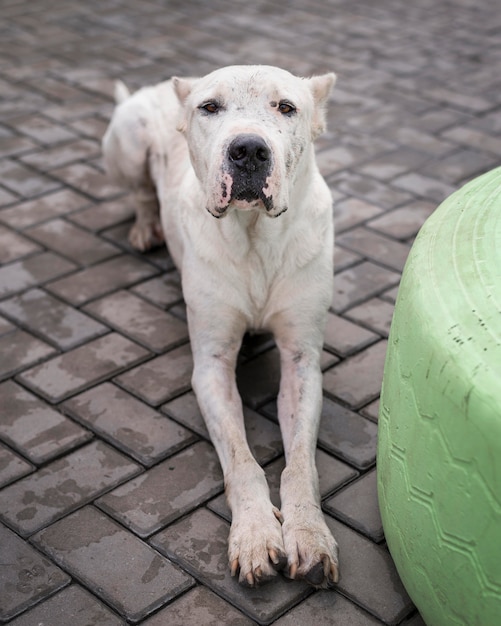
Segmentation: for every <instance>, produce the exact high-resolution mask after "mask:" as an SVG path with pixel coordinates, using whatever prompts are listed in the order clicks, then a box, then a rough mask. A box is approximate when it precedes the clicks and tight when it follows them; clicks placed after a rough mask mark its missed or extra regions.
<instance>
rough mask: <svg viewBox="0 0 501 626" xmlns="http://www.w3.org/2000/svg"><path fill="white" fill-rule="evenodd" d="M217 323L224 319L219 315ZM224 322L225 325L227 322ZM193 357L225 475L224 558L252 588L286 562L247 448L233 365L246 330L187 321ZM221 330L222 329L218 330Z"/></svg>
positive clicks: (274, 512) (273, 511)
mask: <svg viewBox="0 0 501 626" xmlns="http://www.w3.org/2000/svg"><path fill="white" fill-rule="evenodd" d="M217 317H218V319H219V320H221V319H224V318H225V316H224V315H222V313H221V310H219V311H218V316H217ZM227 321H228V319H227ZM189 323H190V336H191V342H192V350H193V357H194V372H193V388H194V390H195V393H196V396H197V400H198V403H199V406H200V410H201V411H202V414H203V416H204V419H205V422H206V424H207V428H208V430H209V433H210V436H211V439H212V442H213V444H214V447H215V448H216V451H217V454H218V456H219V460H220V463H221V466H222V469H223V474H224V482H225V490H226V497H227V500H228V504H229V506H230V509H231V513H232V524H231V530H230V536H229V546H228V556H229V562H230V567H231V572H232V575H235V574H236V573H237V571H238V570H239V571H240V574H239V580H240V582H241V583H244V584H247V585H250V586H254V585H256V584H257V583H259V582H260V581H264V580H266V579H267V578H270V577H271V576H274V575H275V574H276V570H277V569H280V568H281V567H283V566H285V563H286V558H285V551H284V546H283V540H282V529H281V525H280V520H281V516H280V512H279V511H278V509H277V508H276V507H274V506H273V504H272V503H271V501H270V494H269V488H268V483H267V481H266V478H265V475H264V471H263V469H262V468H261V467H260V466H259V465H258V463H257V462H256V460H255V459H254V457H253V456H252V453H251V451H250V449H249V446H248V444H247V440H246V435H245V427H244V417H243V412H242V402H241V399H240V396H239V394H238V390H237V386H236V382H235V365H236V359H237V355H238V351H239V348H240V343H241V338H242V336H243V332H244V328H243V325H242V327H241V328H238V327H236V326H237V325H235V327H234V328H233V332H232V328H231V323H230V322H228V323H225V324H218V326H219V328H214V327H213V325H214V322H212V323H211V321H210V320H208V319H207V318H205V319H200V318H199V317H194V316H193V315H189ZM221 327H224V328H221Z"/></svg>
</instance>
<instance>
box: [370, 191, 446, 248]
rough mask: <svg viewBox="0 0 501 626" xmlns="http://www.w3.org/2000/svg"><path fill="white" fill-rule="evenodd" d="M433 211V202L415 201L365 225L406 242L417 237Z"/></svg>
mask: <svg viewBox="0 0 501 626" xmlns="http://www.w3.org/2000/svg"><path fill="white" fill-rule="evenodd" d="M435 209H436V204H435V203H434V202H426V201H424V200H416V201H415V202H410V203H409V204H406V205H405V206H404V207H400V208H399V209H394V210H393V211H388V212H386V213H384V214H383V215H381V216H379V217H376V218H375V219H372V220H369V222H368V223H367V225H368V226H369V227H370V228H373V229H375V230H378V231H380V232H383V233H385V234H387V235H390V236H392V237H395V238H396V239H401V240H406V239H409V238H410V237H414V236H415V235H417V233H418V231H419V229H420V228H421V226H422V225H423V224H424V223H425V221H426V220H427V218H428V217H429V216H430V215H431V214H432V213H433V211H434V210H435Z"/></svg>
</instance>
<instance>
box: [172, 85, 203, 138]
mask: <svg viewBox="0 0 501 626" xmlns="http://www.w3.org/2000/svg"><path fill="white" fill-rule="evenodd" d="M196 80H197V79H196V78H178V77H177V76H174V77H173V78H172V86H173V88H174V93H175V94H176V96H177V99H178V100H179V104H180V105H181V107H182V108H183V109H184V104H185V102H186V99H187V98H188V96H189V95H190V93H191V90H192V89H193V85H194V84H195V82H196ZM186 125H187V122H186V113H185V112H184V110H183V112H182V113H181V115H180V117H179V122H178V124H177V130H179V131H180V132H182V133H184V131H185V130H186Z"/></svg>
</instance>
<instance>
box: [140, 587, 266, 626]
mask: <svg viewBox="0 0 501 626" xmlns="http://www.w3.org/2000/svg"><path fill="white" fill-rule="evenodd" d="M254 623H255V622H253V621H252V620H250V619H249V618H247V617H245V615H243V614H242V613H241V612H240V611H238V610H237V609H235V608H234V607H232V606H231V604H228V602H225V601H224V600H223V599H221V598H220V597H219V596H217V595H216V594H215V593H212V591H209V589H207V588H206V587H196V588H195V589H191V590H190V591H188V593H186V594H185V595H184V596H182V597H181V598H179V600H174V602H173V603H172V604H169V606H168V607H167V608H165V609H162V610H161V611H160V612H159V613H157V614H156V615H154V616H153V617H150V619H147V620H146V621H145V622H143V625H144V626H166V625H167V624H168V625H169V626H187V625H188V624H200V626H202V625H203V626H252V624H254Z"/></svg>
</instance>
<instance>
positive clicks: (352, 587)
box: [327, 517, 414, 624]
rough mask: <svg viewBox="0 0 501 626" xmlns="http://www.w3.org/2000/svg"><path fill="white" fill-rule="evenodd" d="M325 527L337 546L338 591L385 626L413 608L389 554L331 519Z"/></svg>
mask: <svg viewBox="0 0 501 626" xmlns="http://www.w3.org/2000/svg"><path fill="white" fill-rule="evenodd" d="M327 525H328V526H329V528H330V530H331V531H332V533H333V535H334V537H335V538H336V541H337V542H338V546H339V555H340V556H339V559H340V579H339V583H338V589H339V590H340V591H341V592H342V593H343V594H344V595H346V596H347V597H348V598H349V599H350V600H353V601H354V602H356V603H357V604H358V605H359V606H361V607H363V608H364V609H366V610H368V611H369V612H370V613H372V615H374V616H375V617H377V618H378V619H380V620H381V621H382V622H384V623H385V624H398V623H399V622H400V621H401V620H402V619H403V618H404V617H406V616H407V615H409V614H410V613H411V611H412V610H413V608H414V607H413V604H412V602H411V600H410V598H409V596H408V595H407V592H406V591H405V589H404V587H403V585H402V583H401V581H400V579H399V577H398V574H397V570H396V568H395V565H394V563H393V561H392V559H391V556H390V553H389V552H388V551H387V550H386V549H385V548H381V547H380V546H377V545H376V544H374V543H372V542H371V541H369V540H368V539H366V538H365V537H363V536H362V535H359V534H358V533H357V532H355V531H354V530H352V529H351V528H348V526H345V525H344V524H342V523H341V522H338V521H336V520H335V519H333V518H331V517H328V518H327ZM355 555H356V556H355Z"/></svg>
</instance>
